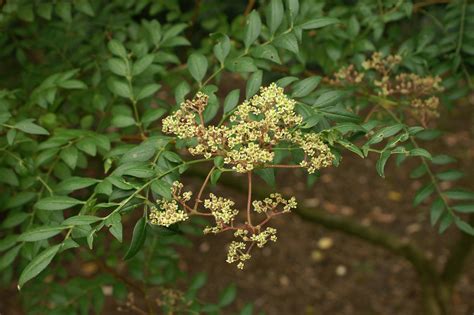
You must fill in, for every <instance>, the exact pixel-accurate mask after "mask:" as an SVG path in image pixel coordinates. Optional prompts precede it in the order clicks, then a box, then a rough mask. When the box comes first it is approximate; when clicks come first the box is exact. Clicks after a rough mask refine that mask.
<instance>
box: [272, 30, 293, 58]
mask: <svg viewBox="0 0 474 315" xmlns="http://www.w3.org/2000/svg"><path fill="white" fill-rule="evenodd" d="M273 45H275V46H276V47H279V48H283V49H286V50H288V51H291V52H292V53H295V54H298V52H299V45H298V40H297V38H296V36H295V34H293V33H288V34H284V35H282V36H278V37H277V38H275V40H274V41H273Z"/></svg>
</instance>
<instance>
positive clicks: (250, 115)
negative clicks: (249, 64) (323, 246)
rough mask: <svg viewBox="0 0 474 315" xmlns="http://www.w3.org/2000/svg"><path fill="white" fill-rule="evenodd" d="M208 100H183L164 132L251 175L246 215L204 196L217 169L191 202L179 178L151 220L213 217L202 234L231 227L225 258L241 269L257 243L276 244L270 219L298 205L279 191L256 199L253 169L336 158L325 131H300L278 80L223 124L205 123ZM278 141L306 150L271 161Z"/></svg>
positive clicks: (312, 165)
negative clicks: (295, 158)
mask: <svg viewBox="0 0 474 315" xmlns="http://www.w3.org/2000/svg"><path fill="white" fill-rule="evenodd" d="M207 104H208V97H207V96H206V95H205V94H203V93H198V94H197V95H196V97H195V98H193V99H192V100H187V101H185V102H183V103H182V104H181V106H180V108H179V110H177V111H176V112H175V113H173V114H172V115H170V116H168V117H166V118H165V119H164V120H163V132H164V133H168V134H174V135H176V136H177V138H178V139H184V140H193V141H192V143H193V144H194V145H193V147H190V148H188V150H189V152H190V153H191V154H192V155H203V156H204V157H205V158H206V159H210V158H212V157H221V158H222V160H223V162H224V164H226V165H230V166H231V167H232V169H233V170H234V171H235V172H237V173H246V174H247V178H248V188H249V189H248V201H247V207H246V211H242V212H245V213H246V218H245V220H244V221H243V222H238V221H239V220H238V217H239V214H240V212H241V211H239V210H238V209H236V208H235V203H234V202H233V201H232V200H230V199H227V198H223V197H218V196H216V195H214V194H212V193H210V194H209V197H208V198H206V199H204V198H201V197H202V194H203V191H204V189H205V187H206V185H207V182H208V181H209V179H210V177H211V175H212V172H213V170H214V169H215V167H213V168H212V169H211V170H210V172H209V174H208V176H207V177H206V179H205V181H204V183H203V185H202V187H201V189H200V190H199V193H198V195H197V196H196V197H195V200H194V205H189V204H188V203H189V202H190V201H191V198H192V193H191V192H183V191H182V190H183V185H182V184H181V183H179V182H175V183H174V184H173V186H172V188H171V195H172V197H173V199H172V200H171V201H169V200H161V201H158V202H157V207H155V208H153V209H152V211H151V213H150V220H151V223H152V224H158V225H164V226H169V225H170V224H173V223H177V222H180V221H183V220H186V219H187V218H188V217H189V216H190V215H200V216H206V217H211V218H213V219H214V221H215V224H213V225H212V226H207V227H206V228H205V229H204V231H203V232H204V233H213V234H217V233H221V232H225V231H232V232H233V233H234V237H235V238H237V240H235V241H232V242H231V244H230V246H229V250H228V254H227V262H229V263H234V262H235V263H237V267H238V268H240V269H242V268H244V264H245V262H246V261H247V260H249V259H250V258H251V255H250V251H251V250H252V248H253V247H255V246H256V247H259V248H262V247H264V246H265V245H267V244H268V242H276V240H277V236H276V233H277V231H276V229H274V228H272V227H268V226H266V225H267V223H268V222H269V221H270V219H272V218H273V217H275V216H277V215H280V214H284V213H287V212H290V211H291V209H294V208H296V205H297V204H296V200H295V198H294V197H291V198H290V199H285V198H283V197H282V196H281V194H278V193H274V194H271V195H270V196H269V197H268V198H265V199H263V200H253V201H252V189H251V187H252V171H253V170H254V169H255V168H266V167H282V168H286V167H302V168H306V169H307V170H308V172H309V173H313V172H316V171H317V170H319V169H321V168H323V167H328V166H330V165H332V163H333V160H334V159H335V156H334V154H333V153H332V152H331V149H330V148H329V146H328V145H327V144H326V143H325V142H324V140H323V135H322V134H319V133H305V132H302V131H301V130H300V129H299V125H300V124H301V123H302V122H303V117H302V116H301V115H299V114H298V113H297V112H296V110H295V106H296V101H295V100H293V99H290V98H288V97H287V96H286V95H285V94H284V91H283V88H280V87H278V86H277V85H276V84H275V83H272V84H271V85H270V86H268V87H262V88H261V89H260V93H259V94H257V95H255V96H253V97H252V98H251V99H249V100H246V101H244V102H243V103H242V104H240V105H238V106H237V107H236V108H235V110H234V111H233V112H232V113H230V114H229V115H228V117H227V118H228V121H225V123H224V124H219V125H217V126H215V125H214V126H212V125H211V126H206V124H205V123H204V118H203V112H204V110H205V109H206V106H207ZM280 144H283V145H284V146H285V147H287V146H292V147H297V148H299V149H301V150H302V151H303V152H304V157H303V160H302V161H301V162H300V163H299V165H285V164H278V165H275V164H273V162H274V158H275V153H274V148H275V147H276V146H279V145H280ZM157 208H161V210H162V211H158V209H157Z"/></svg>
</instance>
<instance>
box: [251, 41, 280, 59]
mask: <svg viewBox="0 0 474 315" xmlns="http://www.w3.org/2000/svg"><path fill="white" fill-rule="evenodd" d="M252 56H254V57H255V58H260V59H266V60H270V61H273V62H275V63H277V64H281V60H280V56H279V55H278V51H277V50H276V48H275V47H274V46H272V45H270V44H268V45H265V46H257V47H256V48H255V49H253V51H252Z"/></svg>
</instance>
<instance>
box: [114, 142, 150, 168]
mask: <svg viewBox="0 0 474 315" xmlns="http://www.w3.org/2000/svg"><path fill="white" fill-rule="evenodd" d="M156 149H157V148H156V147H155V143H154V142H153V141H145V142H142V143H141V144H139V145H137V146H136V147H134V148H133V149H131V150H129V151H127V152H126V153H125V154H124V155H123V156H122V158H121V159H120V162H121V163H128V162H146V161H148V160H150V159H151V158H152V157H153V155H155V153H156Z"/></svg>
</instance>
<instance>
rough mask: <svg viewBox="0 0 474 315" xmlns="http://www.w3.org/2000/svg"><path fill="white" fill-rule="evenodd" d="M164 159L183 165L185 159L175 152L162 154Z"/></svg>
mask: <svg viewBox="0 0 474 315" xmlns="http://www.w3.org/2000/svg"><path fill="white" fill-rule="evenodd" d="M162 155H163V157H164V158H165V159H167V160H168V161H170V162H173V163H182V162H183V159H182V158H181V156H179V154H176V153H174V152H173V151H164V152H163V153H162Z"/></svg>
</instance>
